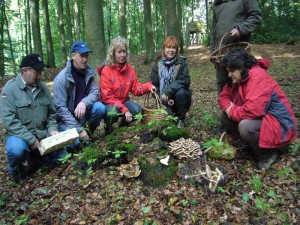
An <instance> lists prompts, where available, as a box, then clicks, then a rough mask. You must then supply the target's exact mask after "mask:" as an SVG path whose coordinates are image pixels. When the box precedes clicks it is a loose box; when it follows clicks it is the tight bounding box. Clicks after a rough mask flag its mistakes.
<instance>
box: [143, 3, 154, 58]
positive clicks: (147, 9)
mask: <svg viewBox="0 0 300 225" xmlns="http://www.w3.org/2000/svg"><path fill="white" fill-rule="evenodd" d="M151 12H152V10H151V0H144V26H145V38H146V56H145V60H144V63H145V64H149V63H150V62H151V61H152V59H153V57H154V51H155V44H154V39H153V28H152V15H151Z"/></svg>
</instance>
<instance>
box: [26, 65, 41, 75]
mask: <svg viewBox="0 0 300 225" xmlns="http://www.w3.org/2000/svg"><path fill="white" fill-rule="evenodd" d="M22 69H31V70H32V71H33V74H34V75H43V73H44V71H36V70H35V69H33V68H32V67H30V66H28V67H23V68H22Z"/></svg>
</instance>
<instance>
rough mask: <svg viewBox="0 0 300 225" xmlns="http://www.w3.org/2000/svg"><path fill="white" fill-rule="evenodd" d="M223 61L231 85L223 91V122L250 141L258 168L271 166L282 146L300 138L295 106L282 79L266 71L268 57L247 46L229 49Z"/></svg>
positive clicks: (228, 84) (220, 97) (221, 101)
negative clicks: (251, 50)
mask: <svg viewBox="0 0 300 225" xmlns="http://www.w3.org/2000/svg"><path fill="white" fill-rule="evenodd" d="M222 64H223V66H224V67H226V70H227V71H228V79H227V85H226V86H225V87H224V89H223V91H222V92H221V94H220V95H219V105H220V107H221V109H222V110H223V112H224V113H223V115H222V118H221V120H222V123H223V125H224V126H225V127H226V128H227V129H228V130H230V131H231V132H233V133H236V134H238V135H239V136H240V138H241V139H242V141H244V142H245V143H246V144H248V145H249V146H250V147H251V148H252V149H253V150H254V153H255V156H256V157H257V160H258V163H257V168H258V169H268V168H269V167H270V166H271V164H272V163H273V162H274V161H275V160H276V158H277V154H278V153H277V151H278V148H280V147H283V146H286V145H288V144H289V143H290V142H291V141H293V140H295V139H296V138H297V128H296V120H295V115H294V112H293V109H292V107H291V105H290V103H289V102H288V99H287V97H286V95H285V93H284V92H283V91H282V90H281V88H280V86H279V85H278V83H277V82H276V81H275V80H274V79H273V78H272V77H271V76H270V75H269V74H268V72H267V71H266V70H267V69H268V67H269V64H270V63H269V61H268V60H267V59H258V60H257V59H255V58H254V57H253V56H252V55H250V54H249V53H248V52H247V51H246V50H244V49H241V48H238V49H234V50H231V51H230V52H228V53H227V54H226V55H225V56H224V58H223V60H222Z"/></svg>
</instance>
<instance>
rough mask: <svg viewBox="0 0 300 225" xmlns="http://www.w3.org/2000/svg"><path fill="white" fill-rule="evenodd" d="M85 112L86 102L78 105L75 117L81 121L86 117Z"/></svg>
mask: <svg viewBox="0 0 300 225" xmlns="http://www.w3.org/2000/svg"><path fill="white" fill-rule="evenodd" d="M85 110H86V105H85V103H84V102H79V103H78V105H77V106H76V109H75V111H74V113H75V116H76V117H77V118H78V119H81V118H82V117H83V116H84V114H85Z"/></svg>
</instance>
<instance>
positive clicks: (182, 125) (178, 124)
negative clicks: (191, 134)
mask: <svg viewBox="0 0 300 225" xmlns="http://www.w3.org/2000/svg"><path fill="white" fill-rule="evenodd" d="M183 127H184V120H178V122H177V128H183Z"/></svg>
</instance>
